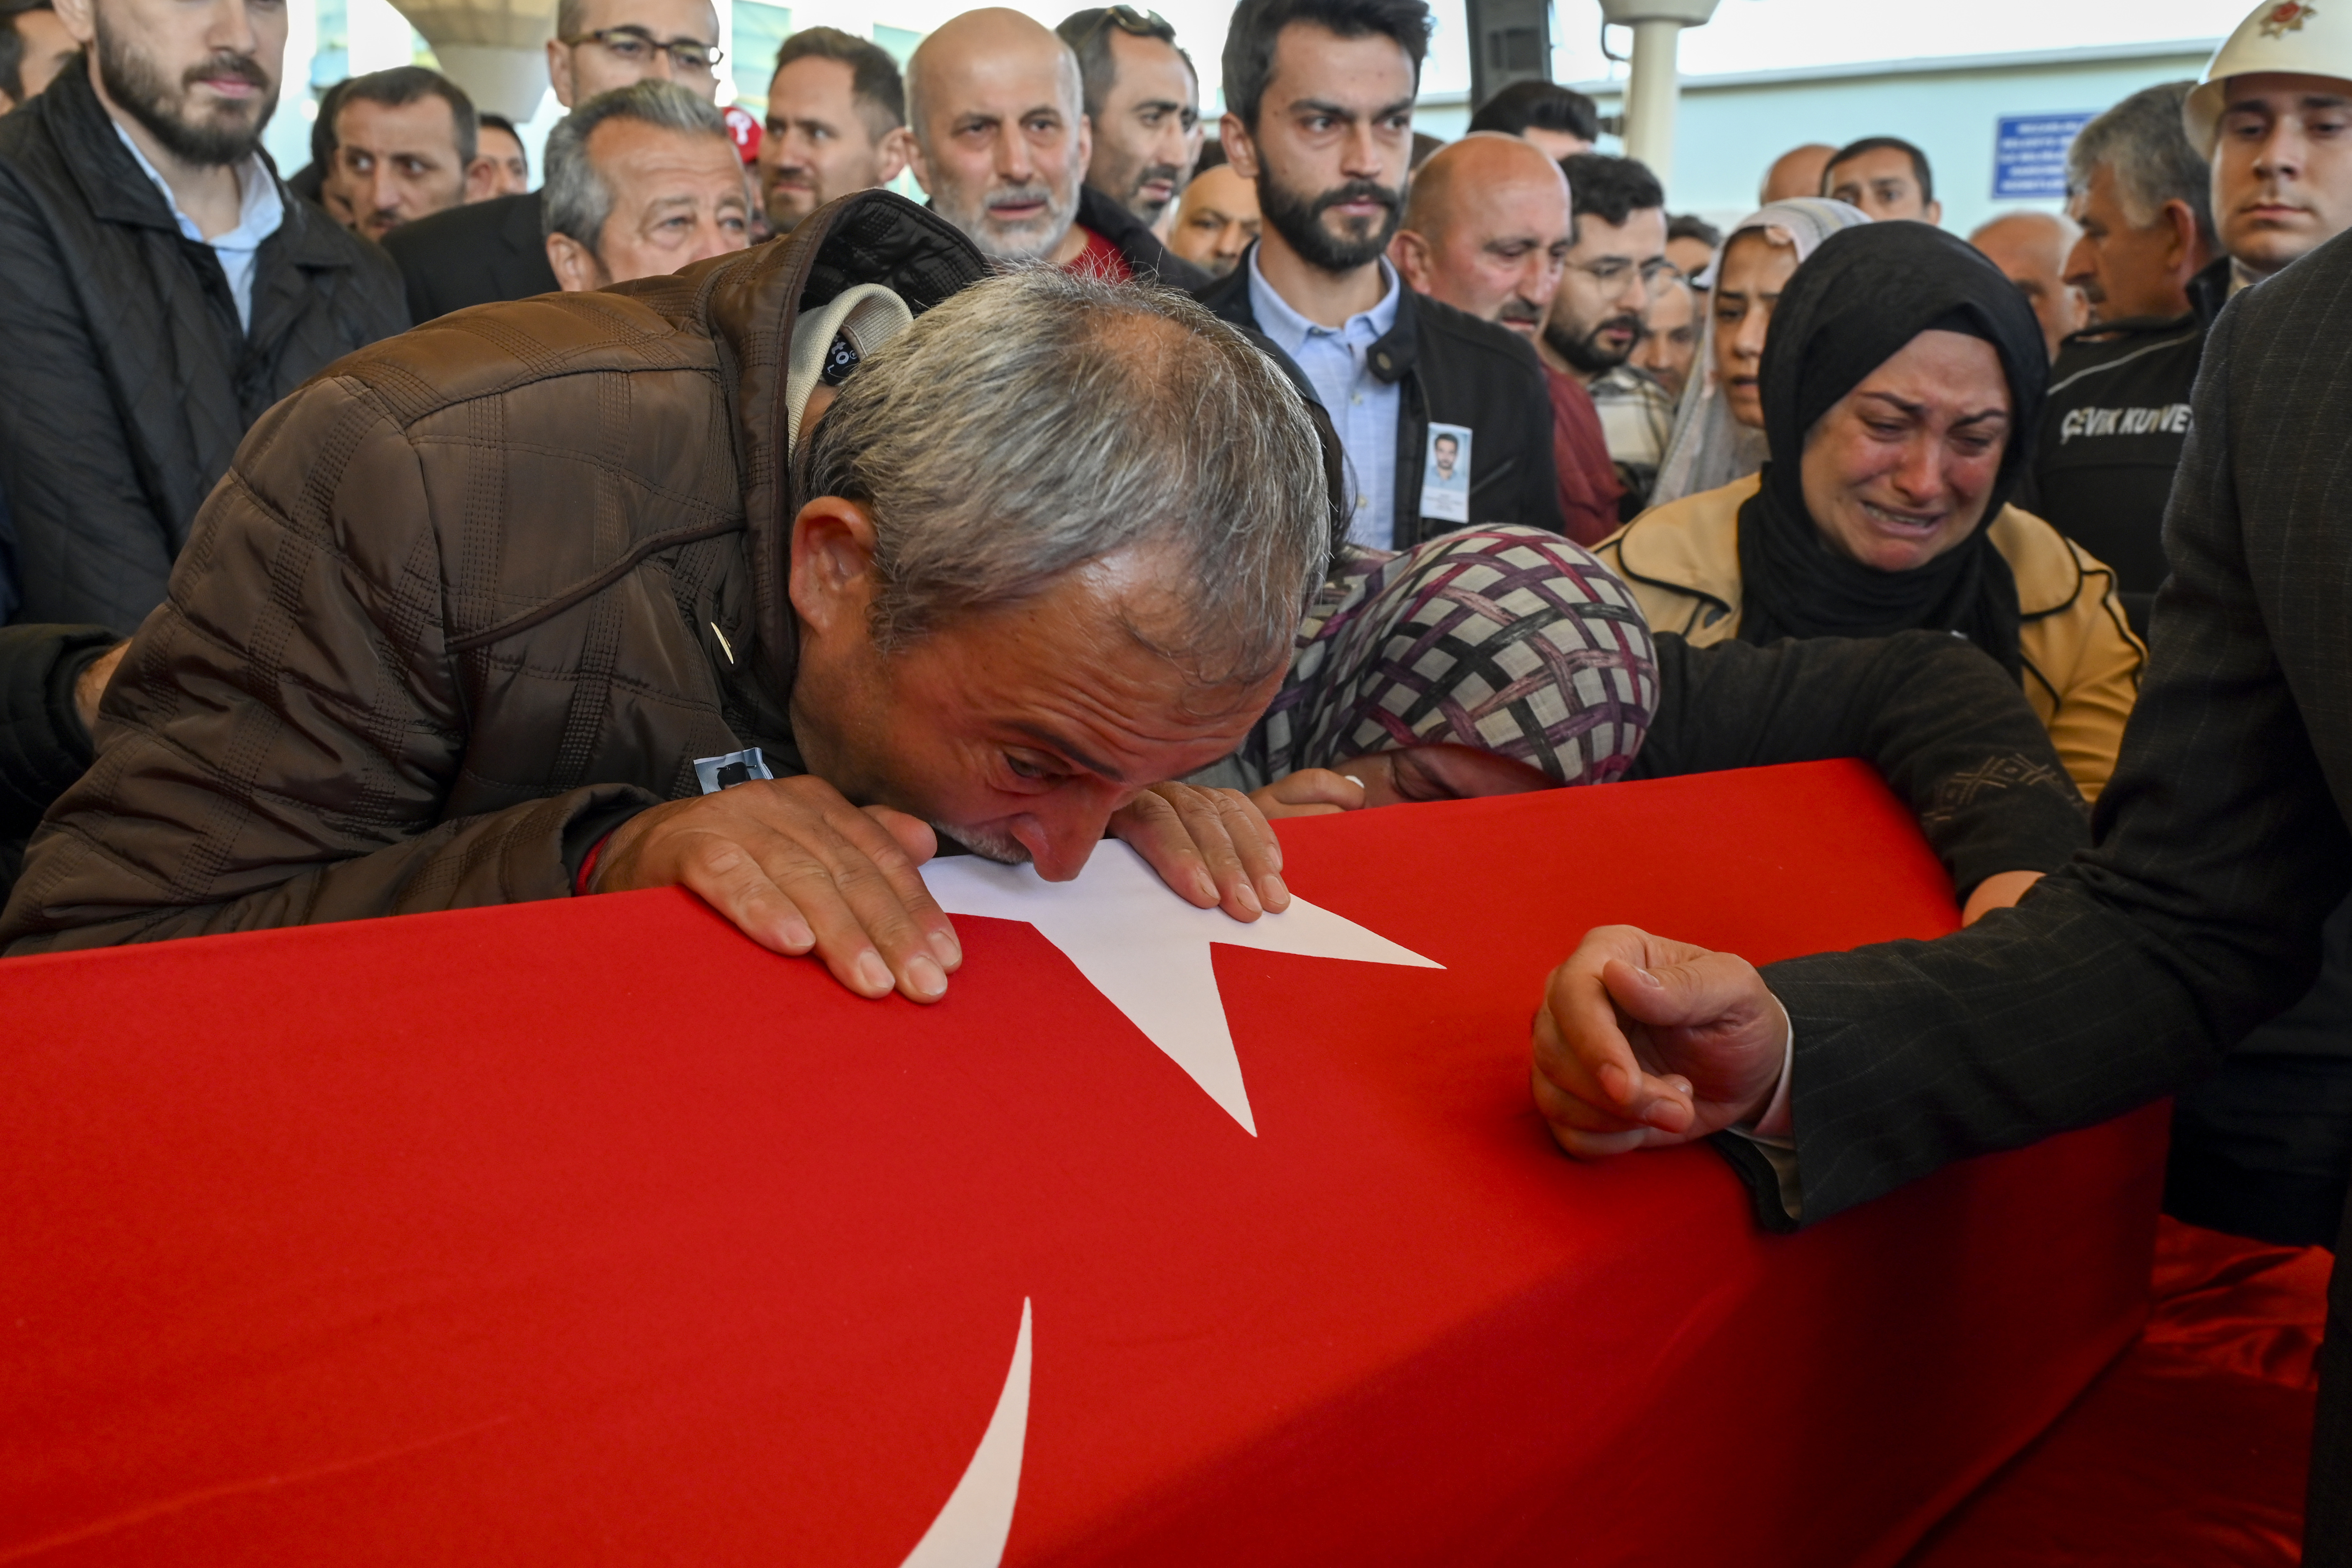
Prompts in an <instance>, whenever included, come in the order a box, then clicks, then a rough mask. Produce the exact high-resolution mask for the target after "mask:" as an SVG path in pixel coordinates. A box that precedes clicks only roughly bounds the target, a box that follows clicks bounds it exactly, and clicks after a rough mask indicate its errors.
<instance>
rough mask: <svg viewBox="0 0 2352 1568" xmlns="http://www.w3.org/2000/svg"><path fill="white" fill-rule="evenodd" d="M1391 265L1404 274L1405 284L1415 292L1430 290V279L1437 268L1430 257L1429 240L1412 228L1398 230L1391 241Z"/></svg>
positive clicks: (1424, 292) (1420, 292)
mask: <svg viewBox="0 0 2352 1568" xmlns="http://www.w3.org/2000/svg"><path fill="white" fill-rule="evenodd" d="M1389 265H1390V266H1391V267H1393V268H1396V269H1397V271H1398V272H1399V273H1400V274H1401V275H1402V277H1403V279H1404V286H1405V287H1406V288H1408V289H1412V291H1413V292H1414V293H1416V294H1426V293H1428V292H1429V291H1430V288H1429V283H1430V279H1431V276H1432V274H1433V271H1434V270H1435V269H1434V268H1433V265H1432V263H1431V259H1430V254H1429V241H1428V240H1426V239H1424V238H1423V237H1421V236H1420V235H1418V234H1415V233H1414V232H1413V231H1412V229H1409V228H1401V229H1399V230H1397V232H1396V237H1395V238H1394V239H1391V240H1390V241H1389Z"/></svg>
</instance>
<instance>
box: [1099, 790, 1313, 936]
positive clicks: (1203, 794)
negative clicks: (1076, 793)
mask: <svg viewBox="0 0 2352 1568" xmlns="http://www.w3.org/2000/svg"><path fill="white" fill-rule="evenodd" d="M1110 832H1111V837H1114V838H1120V839H1124V840H1125V841H1126V842H1127V843H1128V844H1129V845H1130V846H1131V847H1133V848H1134V850H1135V852H1136V853H1137V854H1139V855H1140V856H1142V857H1143V858H1144V859H1145V860H1146V861H1147V862H1149V863H1150V867H1151V868H1152V869H1153V870H1155V871H1157V872H1159V873H1160V877H1161V879H1163V880H1165V881H1166V882H1167V884H1168V885H1169V886H1170V887H1171V888H1173V889H1176V891H1177V892H1179V893H1180V894H1181V895H1182V896H1183V897H1184V898H1185V899H1186V900H1188V901H1190V902H1191V903H1193V904H1195V905H1197V906H1199V907H1200V908H1202V909H1204V910H1207V909H1223V910H1224V911H1225V913H1227V914H1229V915H1231V916H1233V917H1234V919H1235V920H1237V921H1254V920H1255V919H1257V917H1258V916H1259V915H1261V914H1263V913H1264V912H1265V910H1276V911H1279V910H1286V909H1287V908H1289V907H1290V889H1288V888H1286V887H1285V886H1284V885H1283V881H1282V842H1281V840H1279V839H1277V838H1276V837H1275V836H1274V829H1273V828H1272V827H1271V826H1268V825H1267V823H1266V820H1265V812H1263V811H1261V810H1259V809H1258V806H1257V803H1256V802H1255V801H1254V800H1252V799H1251V798H1250V797H1249V796H1248V795H1244V794H1243V793H1242V792H1241V791H1239V790H1237V789H1202V788H1199V787H1197V786H1196V785H1192V784H1154V785H1152V786H1151V787H1150V789H1148V790H1145V791H1144V792H1143V793H1142V794H1141V795H1137V796H1136V797H1135V798H1134V799H1133V800H1131V801H1129V803H1128V804H1127V805H1123V806H1121V807H1120V808H1119V809H1118V812H1117V813H1115V814H1114V815H1113V816H1112V817H1111V819H1110Z"/></svg>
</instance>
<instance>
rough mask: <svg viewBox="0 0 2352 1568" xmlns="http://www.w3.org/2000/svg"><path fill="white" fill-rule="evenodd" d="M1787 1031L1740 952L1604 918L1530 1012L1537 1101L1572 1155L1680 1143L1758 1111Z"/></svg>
mask: <svg viewBox="0 0 2352 1568" xmlns="http://www.w3.org/2000/svg"><path fill="white" fill-rule="evenodd" d="M1788 1029H1789V1026H1788V1016H1787V1014H1785V1013H1784V1012H1783V1011H1782V1010H1781V1008H1780V1003H1779V1002H1778V1001H1777V1000H1775V999H1774V997H1773V995H1772V993H1771V992H1770V991H1769V990H1767V989H1766V988H1765V985H1764V978H1763V976H1762V975H1760V974H1759V973H1757V972H1756V968H1755V966H1754V965H1753V964H1751V963H1748V961H1747V960H1746V959H1743V958H1739V957H1737V956H1735V955H1734V954H1731V953H1727V952H1708V951H1707V950H1706V949H1705V948H1701V947H1693V946H1691V945H1690V944H1689V943H1687V942H1672V941H1669V940H1667V939H1666V938H1664V937H1655V936H1652V935H1651V934H1650V933H1649V932H1647V931H1641V930H1638V929H1636V928H1635V927H1633V926H1602V927H1601V928H1599V929H1598V930H1595V931H1590V932H1588V933H1586V935H1585V938H1584V941H1583V942H1582V943H1581V944H1580V945H1579V946H1578V948H1577V950H1576V952H1574V953H1572V954H1570V957H1569V960H1568V962H1567V963H1563V964H1561V965H1560V966H1559V968H1558V969H1555V970H1553V971H1552V973H1551V979H1550V981H1549V983H1548V984H1547V985H1546V987H1545V991H1544V1000H1543V1005H1542V1006H1540V1007H1539V1008H1538V1009H1537V1011H1536V1021H1535V1067H1534V1075H1533V1076H1534V1084H1535V1098H1536V1107H1537V1109H1538V1110H1541V1111H1542V1112H1543V1117H1544V1120H1545V1121H1547V1122H1549V1124H1550V1126H1551V1135H1552V1138H1553V1141H1554V1142H1558V1143H1559V1146H1560V1147H1561V1148H1563V1149H1565V1150H1567V1151H1568V1152H1570V1153H1571V1154H1574V1155H1576V1156H1577V1157H1578V1158H1580V1159H1596V1158H1599V1157H1600V1156H1602V1155H1605V1154H1620V1153H1623V1152H1626V1151H1627V1150H1631V1149H1649V1148H1657V1147H1660V1146H1663V1145H1665V1144H1672V1143H1687V1142H1690V1141H1692V1140H1693V1139H1696V1138H1704V1137H1706V1135H1707V1134H1708V1133H1710V1132H1716V1131H1721V1130H1722V1129H1724V1128H1726V1127H1729V1126H1731V1125H1732V1124H1733V1123H1735V1122H1740V1121H1748V1120H1750V1119H1752V1118H1753V1117H1754V1116H1755V1115H1756V1114H1757V1113H1758V1112H1759V1111H1760V1110H1763V1109H1764V1107H1765V1105H1766V1103H1767V1102H1768V1101H1769V1100H1770V1098H1771V1095H1772V1090H1773V1089H1774V1087H1775V1086H1776V1085H1777V1084H1778V1083H1779V1081H1780V1067H1781V1063H1782V1061H1783V1060H1784V1059H1785V1057H1786V1053H1787V1049H1788V1043H1789V1033H1788Z"/></svg>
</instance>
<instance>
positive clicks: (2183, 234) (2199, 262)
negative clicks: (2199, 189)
mask: <svg viewBox="0 0 2352 1568" xmlns="http://www.w3.org/2000/svg"><path fill="white" fill-rule="evenodd" d="M2162 216H2163V219H2164V222H2165V225H2166V226H2167V227H2168V228H2169V229H2170V230H2171V231H2172V237H2171V238H2170V239H2169V240H2168V241H2167V242H2166V243H2165V247H2164V266H2165V270H2167V271H2168V272H2170V273H2171V274H2172V275H2173V276H2174V277H2175V278H2178V279H2180V281H2181V282H2183V283H2187V282H2188V281H2189V279H2191V278H2194V277H2196V276H2197V274H2199V273H2200V272H2202V271H2203V270H2204V269H2205V263H2206V262H2207V261H2208V260H2209V259H2210V258H2208V257H2207V256H2206V255H2205V246H2204V243H2203V241H2204V237H2203V236H2202V235H2200V234H2199V233H2198V232H2197V214H2196V213H2195V212H2194V211H2192V210H2191V209H2190V208H2189V204H2188V203H2187V202H2184V201H2182V200H2181V199H2180V198H2179V196H2175V197H2173V198H2172V199H2171V200H2170V201H2168V202H2167V203H2165V204H2164V210H2163V214H2162Z"/></svg>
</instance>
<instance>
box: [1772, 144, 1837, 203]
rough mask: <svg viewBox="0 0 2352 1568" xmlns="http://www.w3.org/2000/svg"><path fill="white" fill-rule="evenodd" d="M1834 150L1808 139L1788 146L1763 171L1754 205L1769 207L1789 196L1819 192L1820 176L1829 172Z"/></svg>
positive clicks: (1820, 191) (1820, 192) (1812, 194)
mask: <svg viewBox="0 0 2352 1568" xmlns="http://www.w3.org/2000/svg"><path fill="white" fill-rule="evenodd" d="M1836 153H1837V149H1836V148H1834V147H1832V146H1831V145H1829V143H1827V142H1806V143H1805V144H1804V145H1803V146H1801V147H1791V148H1790V149H1789V150H1788V151H1787V152H1786V153H1781V154H1780V156H1779V157H1778V158H1775V159H1773V160H1772V166H1771V167H1770V168H1769V169H1767V170H1766V171H1765V172H1764V184H1763V186H1762V188H1761V189H1759V191H1758V192H1757V193H1756V205H1758V206H1769V205H1772V204H1773V203H1774V202H1785V201H1787V200H1788V199H1789V198H1790V196H1817V195H1821V194H1822V175H1824V174H1828V173H1829V172H1830V159H1831V158H1832V156H1834V155H1835V154H1836Z"/></svg>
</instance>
